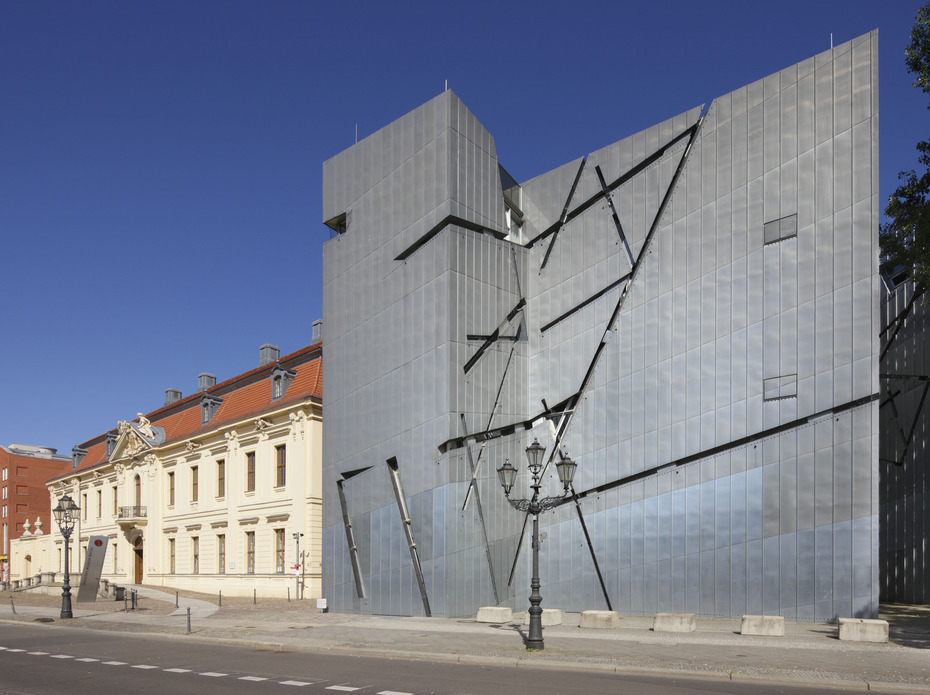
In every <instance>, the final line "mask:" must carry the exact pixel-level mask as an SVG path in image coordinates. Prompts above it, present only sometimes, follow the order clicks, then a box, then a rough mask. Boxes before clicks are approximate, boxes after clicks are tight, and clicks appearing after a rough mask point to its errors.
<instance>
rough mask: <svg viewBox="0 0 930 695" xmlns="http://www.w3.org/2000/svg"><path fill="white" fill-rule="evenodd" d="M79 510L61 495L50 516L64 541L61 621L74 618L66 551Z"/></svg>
mask: <svg viewBox="0 0 930 695" xmlns="http://www.w3.org/2000/svg"><path fill="white" fill-rule="evenodd" d="M79 510H80V507H78V506H77V505H76V504H75V503H74V500H72V499H71V497H69V496H68V495H63V496H62V498H61V499H60V500H58V506H57V507H55V508H54V509H53V510H52V514H54V515H55V521H57V522H58V528H59V529H60V530H61V535H62V536H63V537H64V539H65V581H64V586H63V587H62V591H61V615H60V616H59V618H61V619H62V620H64V619H66V618H73V617H74V615H73V613H72V612H71V573H70V566H71V561H70V558H69V556H68V550H69V548H70V546H71V532H72V531H73V530H74V524H75V522H76V521H77V513H78V511H79Z"/></svg>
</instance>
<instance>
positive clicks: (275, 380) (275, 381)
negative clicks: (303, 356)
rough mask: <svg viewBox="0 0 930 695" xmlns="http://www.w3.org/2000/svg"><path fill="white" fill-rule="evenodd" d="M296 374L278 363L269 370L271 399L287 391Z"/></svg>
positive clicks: (277, 397) (275, 398)
mask: <svg viewBox="0 0 930 695" xmlns="http://www.w3.org/2000/svg"><path fill="white" fill-rule="evenodd" d="M296 375H297V372H293V371H291V370H289V369H285V368H284V367H282V366H280V365H278V366H277V367H275V368H274V369H273V370H272V371H271V400H273V401H275V400H277V399H279V398H280V397H281V396H283V395H284V394H285V393H287V387H288V386H290V384H291V382H292V381H293V380H294V377H295V376H296Z"/></svg>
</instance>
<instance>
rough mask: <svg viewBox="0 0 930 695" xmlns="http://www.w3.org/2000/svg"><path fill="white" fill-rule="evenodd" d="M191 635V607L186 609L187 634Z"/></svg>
mask: <svg viewBox="0 0 930 695" xmlns="http://www.w3.org/2000/svg"><path fill="white" fill-rule="evenodd" d="M190 633H191V607H190V606H188V607H187V634H190Z"/></svg>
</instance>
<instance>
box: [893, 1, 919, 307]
mask: <svg viewBox="0 0 930 695" xmlns="http://www.w3.org/2000/svg"><path fill="white" fill-rule="evenodd" d="M904 58H905V64H906V65H907V70H908V72H911V73H914V74H915V75H916V78H915V79H914V86H915V87H917V88H919V89H921V90H922V91H923V92H924V93H926V94H930V2H928V3H927V4H926V5H924V6H923V7H921V8H920V10H918V12H917V17H916V18H915V19H914V27H913V28H912V29H911V42H910V44H909V45H908V47H907V48H906V49H905V50H904ZM927 108H928V109H930V106H928V107H927ZM917 152H918V153H919V155H918V157H917V161H918V162H919V163H920V165H921V166H922V167H924V171H923V173H922V174H918V173H917V172H915V171H914V170H911V171H902V172H901V173H900V174H898V181H899V182H900V185H899V186H898V188H897V189H895V191H894V193H892V194H891V198H890V199H889V201H888V206H887V207H886V208H885V215H886V216H887V217H888V222H886V223H885V224H883V225H882V226H881V245H882V253H883V254H884V255H885V256H886V257H887V258H886V260H885V262H884V263H883V264H882V269H883V270H887V271H894V269H895V268H897V267H899V266H903V267H904V268H905V269H906V270H908V271H910V272H911V275H912V277H913V279H914V283H915V285H916V289H917V291H918V292H923V291H924V290H927V289H930V141H927V140H924V141H922V142H919V143H917ZM925 297H930V294H928V295H925Z"/></svg>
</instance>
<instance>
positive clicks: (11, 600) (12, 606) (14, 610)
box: [10, 596, 16, 615]
mask: <svg viewBox="0 0 930 695" xmlns="http://www.w3.org/2000/svg"><path fill="white" fill-rule="evenodd" d="M10 608H11V609H12V610H13V615H16V606H14V605H13V597H12V596H10Z"/></svg>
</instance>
